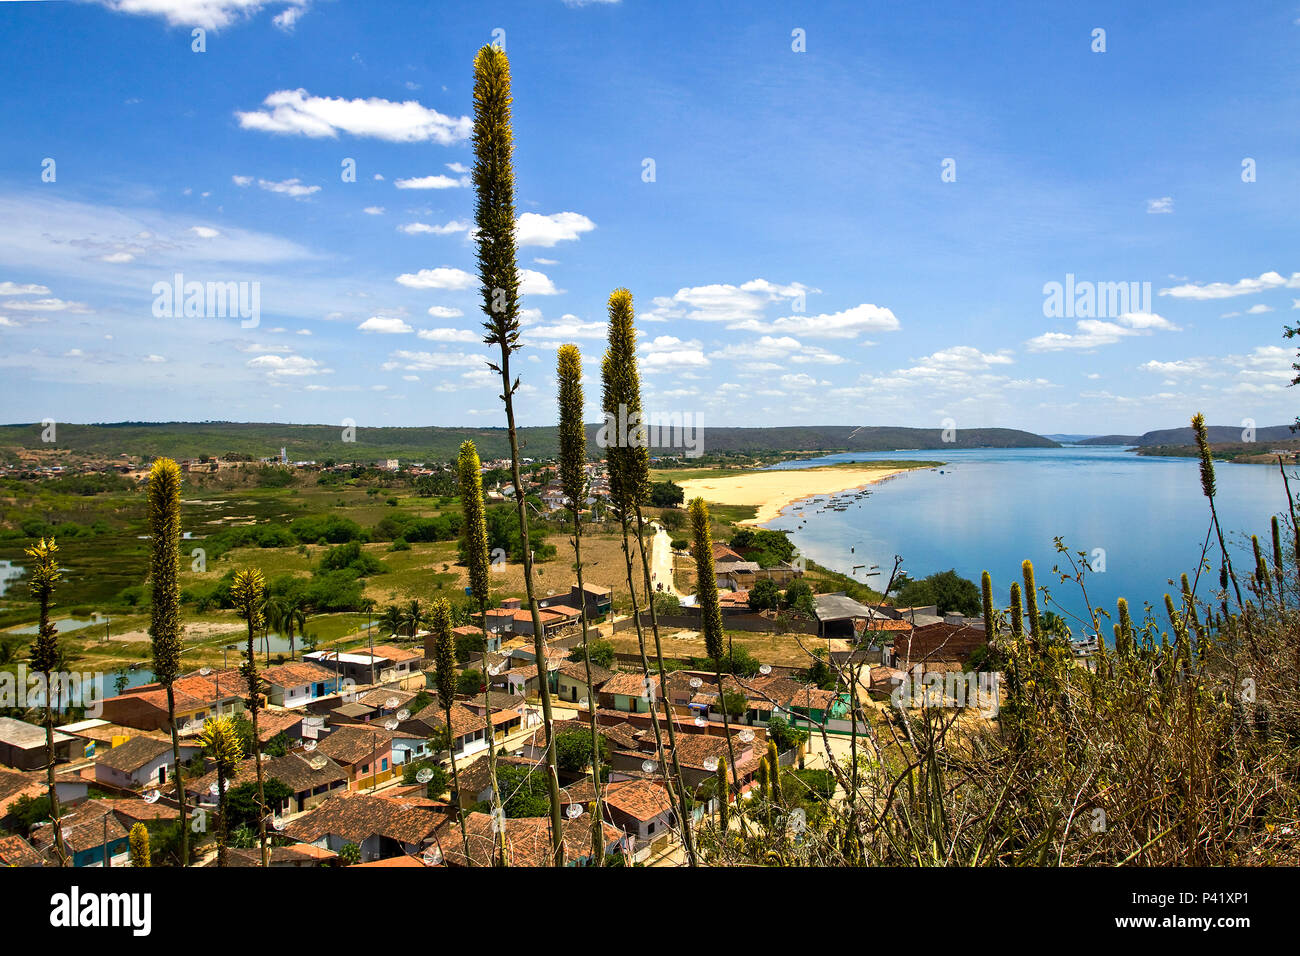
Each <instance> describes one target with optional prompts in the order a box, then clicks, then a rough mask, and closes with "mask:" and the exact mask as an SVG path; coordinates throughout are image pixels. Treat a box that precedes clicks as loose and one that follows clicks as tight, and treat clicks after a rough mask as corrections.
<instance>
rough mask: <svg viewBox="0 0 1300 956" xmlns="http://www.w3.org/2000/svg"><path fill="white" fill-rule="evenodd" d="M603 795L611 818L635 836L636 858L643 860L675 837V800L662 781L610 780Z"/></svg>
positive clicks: (634, 850) (636, 859)
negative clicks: (671, 797) (670, 797)
mask: <svg viewBox="0 0 1300 956" xmlns="http://www.w3.org/2000/svg"><path fill="white" fill-rule="evenodd" d="M601 797H602V798H603V803H604V805H605V815H606V818H607V819H608V820H609V822H610V823H612V824H613V825H614V826H615V827H617V828H618V829H620V830H622V831H623V832H624V833H626V834H628V835H629V836H630V837H632V854H633V860H634V861H635V862H642V861H643V860H645V859H646V858H647V857H649V856H651V855H653V854H654V853H655V852H656V851H658V850H660V849H663V848H665V847H666V845H667V844H668V843H669V842H671V841H672V840H673V839H675V838H674V836H673V833H672V827H673V823H674V821H675V819H676V817H675V816H674V814H673V806H672V801H671V800H669V798H668V790H667V788H666V787H665V786H664V785H663V784H662V783H660V782H659V781H657V780H617V781H610V782H609V783H608V784H606V785H605V787H604V788H603V792H602V793H601Z"/></svg>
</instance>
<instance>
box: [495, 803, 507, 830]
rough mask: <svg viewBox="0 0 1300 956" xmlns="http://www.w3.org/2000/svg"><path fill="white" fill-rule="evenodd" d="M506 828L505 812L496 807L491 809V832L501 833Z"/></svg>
mask: <svg viewBox="0 0 1300 956" xmlns="http://www.w3.org/2000/svg"><path fill="white" fill-rule="evenodd" d="M505 828H506V812H505V810H503V809H502V808H500V807H498V808H497V809H495V810H493V811H492V832H493V833H501V832H503V831H504V830H505Z"/></svg>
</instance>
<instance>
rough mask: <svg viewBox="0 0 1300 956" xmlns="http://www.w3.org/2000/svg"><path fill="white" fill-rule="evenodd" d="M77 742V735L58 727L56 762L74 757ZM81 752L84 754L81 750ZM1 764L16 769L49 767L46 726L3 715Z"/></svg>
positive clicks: (1, 720)
mask: <svg viewBox="0 0 1300 956" xmlns="http://www.w3.org/2000/svg"><path fill="white" fill-rule="evenodd" d="M76 742H77V741H76V738H75V737H71V736H69V735H68V734H65V733H61V732H60V731H57V730H56V731H54V762H55V763H66V762H67V761H69V760H71V759H72V751H73V745H74V744H75V743H76ZM77 756H81V754H80V752H78V754H77ZM0 764H4V765H5V766H6V767H13V768H14V769H16V770H43V769H45V764H46V751H45V728H44V727H39V726H37V725H36V724H29V723H27V722H26V721H24V720H15V719H14V718H12V717H0Z"/></svg>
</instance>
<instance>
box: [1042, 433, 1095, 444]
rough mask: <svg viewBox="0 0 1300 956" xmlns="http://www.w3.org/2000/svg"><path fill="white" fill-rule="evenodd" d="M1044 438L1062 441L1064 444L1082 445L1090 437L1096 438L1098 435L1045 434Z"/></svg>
mask: <svg viewBox="0 0 1300 956" xmlns="http://www.w3.org/2000/svg"><path fill="white" fill-rule="evenodd" d="M1043 437H1044V438H1050V439H1051V440H1052V441H1056V442H1060V443H1061V444H1062V445H1082V444H1084V442H1086V441H1088V440H1089V439H1092V438H1096V437H1097V436H1096V435H1044V436H1043Z"/></svg>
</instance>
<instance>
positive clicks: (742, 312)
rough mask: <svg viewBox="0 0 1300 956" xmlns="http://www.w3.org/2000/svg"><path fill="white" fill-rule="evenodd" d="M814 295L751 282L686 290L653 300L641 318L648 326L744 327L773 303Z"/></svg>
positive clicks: (760, 281)
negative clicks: (685, 322) (670, 322)
mask: <svg viewBox="0 0 1300 956" xmlns="http://www.w3.org/2000/svg"><path fill="white" fill-rule="evenodd" d="M815 291H817V290H815V289H809V288H807V287H806V286H804V285H802V284H801V283H798V282H795V283H791V284H790V285H788V286H782V285H777V284H775V283H772V282H768V281H767V280H766V279H751V280H750V281H748V282H745V283H743V284H741V285H739V286H735V285H729V284H727V283H713V284H712V285H701V286H686V287H683V288H681V289H678V290H677V291H676V292H675V293H673V295H671V296H658V297H656V298H655V299H654V300H653V305H654V308H653V309H652V310H651V311H649V312H647V313H644V314H643V315H642V316H641V317H642V319H644V320H645V321H648V322H654V321H660V320H663V319H677V318H687V319H696V320H698V321H701V322H734V323H744V322H747V321H751V320H757V319H759V318H761V317H762V315H763V310H764V309H765V308H766V307H767V306H768V305H769V304H770V303H772V302H774V301H778V300H781V299H785V298H791V299H792V298H795V297H796V296H798V295H801V294H806V293H808V292H815ZM742 327H743V326H742Z"/></svg>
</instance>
